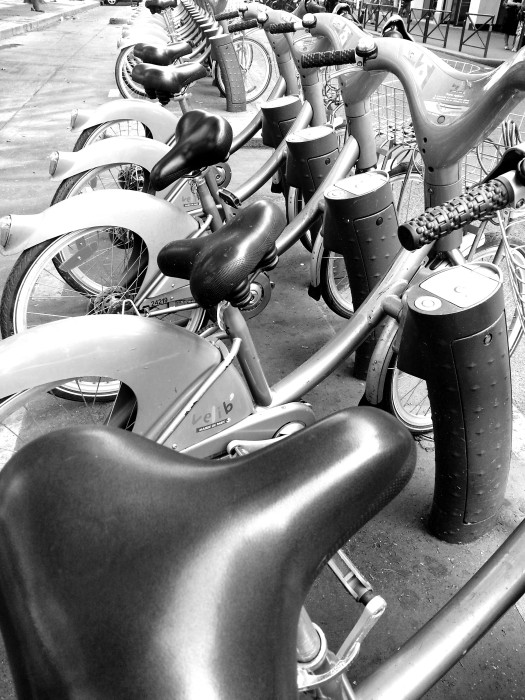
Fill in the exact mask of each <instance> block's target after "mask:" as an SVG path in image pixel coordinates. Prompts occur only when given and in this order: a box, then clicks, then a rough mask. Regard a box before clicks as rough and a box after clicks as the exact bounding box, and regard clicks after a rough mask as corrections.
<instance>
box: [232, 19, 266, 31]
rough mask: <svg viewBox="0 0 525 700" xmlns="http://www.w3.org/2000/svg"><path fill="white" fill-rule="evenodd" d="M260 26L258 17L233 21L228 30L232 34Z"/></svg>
mask: <svg viewBox="0 0 525 700" xmlns="http://www.w3.org/2000/svg"><path fill="white" fill-rule="evenodd" d="M258 26H259V23H258V22H257V20H256V19H247V20H245V21H244V22H232V23H231V24H230V26H229V27H228V31H229V32H230V34H233V33H234V32H243V31H244V30H246V29H255V27H258Z"/></svg>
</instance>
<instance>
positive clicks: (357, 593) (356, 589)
mask: <svg viewBox="0 0 525 700" xmlns="http://www.w3.org/2000/svg"><path fill="white" fill-rule="evenodd" d="M328 566H329V567H330V568H331V569H332V571H333V572H334V574H335V575H336V576H337V578H338V579H339V581H340V582H341V583H342V585H343V586H344V587H345V589H346V590H347V591H348V592H349V593H350V595H351V596H352V598H354V599H355V600H356V601H357V602H358V603H360V602H364V603H365V604H366V603H367V602H368V600H369V599H370V596H371V595H375V594H374V592H373V589H372V584H371V583H369V582H368V581H367V579H366V578H365V577H364V576H363V574H362V573H361V572H360V571H359V569H358V568H357V567H356V566H355V565H354V564H353V563H352V561H351V560H350V558H349V557H348V556H347V555H346V554H345V553H344V552H343V550H342V549H339V550H338V551H337V552H336V553H335V554H334V556H333V557H332V558H331V559H330V561H329V562H328ZM363 598H365V600H363Z"/></svg>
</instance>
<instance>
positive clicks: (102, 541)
mask: <svg viewBox="0 0 525 700" xmlns="http://www.w3.org/2000/svg"><path fill="white" fill-rule="evenodd" d="M414 449H415V448H414V443H413V440H412V439H411V438H410V436H409V435H408V433H407V432H406V431H404V429H403V428H402V427H401V426H400V425H399V423H398V422H397V421H395V420H394V419H393V418H392V417H391V416H389V415H387V414H385V413H382V412H380V411H376V410H374V409H370V408H357V409H350V410H348V411H345V412H342V413H340V414H337V415H335V416H332V417H330V418H328V419H325V420H324V421H321V422H320V423H319V424H318V425H316V426H314V427H312V428H309V429H307V430H304V431H303V432H301V433H300V434H298V435H296V436H293V437H290V438H287V439H285V440H283V441H282V442H281V443H280V444H276V445H275V446H272V447H270V448H268V449H266V450H264V451H261V452H259V453H255V454H253V455H251V456H248V457H245V458H240V459H238V460H232V461H228V462H219V463H214V464H210V463H209V462H205V461H204V460H195V459H190V458H188V457H184V456H182V455H180V454H177V453H174V452H171V451H170V450H167V449H166V448H164V447H160V446H158V445H156V444H154V443H152V442H151V441H148V440H146V439H143V438H141V437H138V436H136V435H133V434H130V433H125V432H124V431H117V430H110V429H104V428H98V429H95V428H80V429H78V428H70V429H68V430H62V431H58V432H55V433H52V434H49V435H47V436H45V437H43V438H39V439H38V440H36V441H35V442H34V443H33V444H32V445H30V446H27V447H24V448H23V449H22V450H21V451H20V452H19V453H18V454H17V455H16V456H15V457H14V458H13V459H12V460H11V463H10V464H9V465H7V466H6V467H5V468H4V470H3V471H2V473H1V475H0V606H1V615H0V620H1V626H2V632H3V635H4V640H5V644H6V647H7V650H8V657H9V661H10V663H11V665H12V671H13V676H14V680H15V686H16V691H17V694H18V697H19V698H20V699H21V700H22V699H23V700H29V698H31V700H44V698H45V699H48V698H54V699H57V700H58V698H60V700H73V699H75V700H77V699H78V698H96V699H97V700H168V699H169V700H247V698H249V700H268V699H269V698H272V700H273V699H276V700H277V699H279V700H284V699H286V700H288V699H289V698H294V697H295V696H296V665H295V646H296V634H297V623H298V618H299V612H300V608H301V605H302V604H303V602H304V599H305V596H306V594H307V591H308V589H309V587H310V585H311V584H312V582H313V580H314V578H315V576H316V575H317V573H318V571H319V570H320V568H321V566H322V565H323V564H324V563H325V562H326V560H327V559H328V557H329V556H330V555H331V554H332V553H333V552H334V551H335V550H336V549H337V548H338V547H339V546H341V545H342V544H343V543H344V542H345V541H346V540H347V539H348V538H349V537H350V536H351V535H352V534H354V532H355V531H356V530H357V529H358V528H359V527H361V526H362V525H363V524H364V523H365V522H366V521H367V520H369V519H370V518H371V517H372V516H373V515H374V514H375V513H376V512H378V511H379V510H380V509H381V508H382V507H383V506H384V505H385V504H386V503H387V502H388V501H390V500H391V499H392V498H393V496H394V495H396V494H397V493H398V492H399V491H400V490H401V488H402V487H403V485H404V484H405V483H406V482H407V480H408V479H409V477H410V475H411V473H412V470H413V466H414Z"/></svg>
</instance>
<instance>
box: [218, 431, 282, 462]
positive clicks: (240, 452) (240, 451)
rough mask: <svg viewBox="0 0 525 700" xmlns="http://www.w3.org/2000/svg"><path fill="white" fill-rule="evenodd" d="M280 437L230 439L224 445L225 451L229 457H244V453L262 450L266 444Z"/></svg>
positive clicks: (270, 443)
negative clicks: (225, 445)
mask: <svg viewBox="0 0 525 700" xmlns="http://www.w3.org/2000/svg"><path fill="white" fill-rule="evenodd" d="M283 437H285V436H284V435H283V436H282V437H278V438H270V439H269V440H232V441H231V442H229V443H228V445H227V447H226V451H227V453H228V454H229V455H230V457H244V456H245V455H251V454H252V453H253V452H257V451H258V450H262V449H263V448H264V447H268V445H272V444H273V443H274V442H275V441H276V440H282V439H283Z"/></svg>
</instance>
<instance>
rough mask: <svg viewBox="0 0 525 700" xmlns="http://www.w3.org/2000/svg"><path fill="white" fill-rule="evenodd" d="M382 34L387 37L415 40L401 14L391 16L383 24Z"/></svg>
mask: <svg viewBox="0 0 525 700" xmlns="http://www.w3.org/2000/svg"><path fill="white" fill-rule="evenodd" d="M382 35H383V36H385V37H393V38H396V39H406V40H407V41H414V39H413V38H412V37H411V36H410V34H409V33H408V30H407V27H406V23H405V20H404V19H403V18H402V17H401V15H392V16H391V17H389V19H388V20H387V21H386V22H385V24H384V26H383V31H382Z"/></svg>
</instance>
